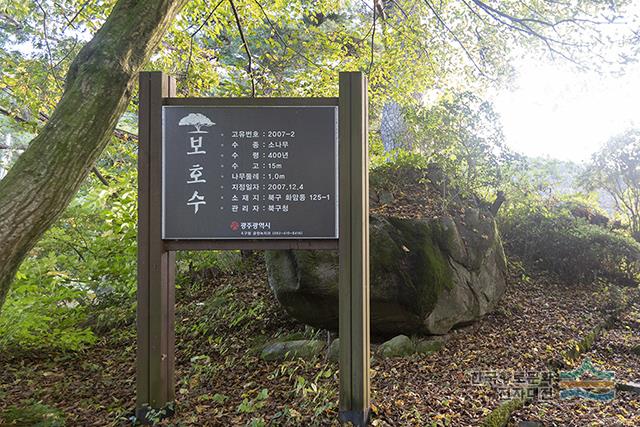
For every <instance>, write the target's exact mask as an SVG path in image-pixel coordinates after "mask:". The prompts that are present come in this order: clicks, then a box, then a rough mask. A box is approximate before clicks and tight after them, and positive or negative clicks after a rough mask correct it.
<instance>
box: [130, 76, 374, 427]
mask: <svg viewBox="0 0 640 427" xmlns="http://www.w3.org/2000/svg"><path fill="white" fill-rule="evenodd" d="M139 93H140V105H139V148H138V312H137V328H138V350H137V364H136V371H137V384H136V385H137V399H136V417H137V418H138V420H140V421H142V422H145V423H152V422H154V420H157V419H159V418H163V417H167V416H171V415H172V414H173V411H174V408H173V401H174V400H175V378H174V368H175V326H174V310H175V251H177V250H222V249H259V250H265V249H309V250H311V249H313V250H318V249H324V250H336V249H338V250H339V263H340V272H339V288H340V291H339V292H340V295H339V297H340V302H339V304H340V328H339V333H340V347H341V348H340V418H341V419H342V420H343V421H351V422H352V423H353V424H355V425H359V426H360V425H366V424H367V421H368V410H369V233H368V228H369V214H368V199H369V197H368V164H367V161H368V160H367V159H368V156H367V150H368V143H367V130H368V119H367V84H366V78H365V77H364V76H363V75H362V73H341V74H340V96H339V98H177V97H176V96H175V94H176V91H175V80H174V79H173V78H171V77H169V76H167V75H165V74H163V73H160V72H144V73H141V74H140V92H139Z"/></svg>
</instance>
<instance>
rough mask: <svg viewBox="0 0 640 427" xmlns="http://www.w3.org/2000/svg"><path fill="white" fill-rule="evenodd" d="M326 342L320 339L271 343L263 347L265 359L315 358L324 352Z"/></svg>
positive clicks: (262, 354)
mask: <svg viewBox="0 0 640 427" xmlns="http://www.w3.org/2000/svg"><path fill="white" fill-rule="evenodd" d="M323 350H324V342H323V341H320V340H296V341H283V342H274V343H269V344H267V345H266V346H264V348H263V349H262V353H261V354H260V357H262V359H264V360H268V361H272V360H285V359H288V360H291V359H297V358H302V359H313V358H314V357H316V356H318V355H320V354H322V351H323Z"/></svg>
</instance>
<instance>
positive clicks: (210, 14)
mask: <svg viewBox="0 0 640 427" xmlns="http://www.w3.org/2000/svg"><path fill="white" fill-rule="evenodd" d="M223 1H224V0H220V1H219V2H218V4H216V5H215V7H214V8H213V9H211V12H209V14H208V15H207V17H206V18H204V20H203V21H202V23H201V24H200V26H199V27H198V28H197V29H196V30H195V31H194V32H193V33H192V34H191V36H190V38H191V40H190V42H189V59H188V60H187V69H186V70H185V80H189V70H190V68H191V56H192V54H193V39H194V38H195V37H196V35H197V34H198V33H199V32H200V30H202V28H203V27H204V26H205V25H206V24H207V22H208V21H209V19H211V17H212V16H213V13H214V12H215V11H216V9H218V7H219V6H220V5H221V4H222V2H223Z"/></svg>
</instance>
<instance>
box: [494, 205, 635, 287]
mask: <svg viewBox="0 0 640 427" xmlns="http://www.w3.org/2000/svg"><path fill="white" fill-rule="evenodd" d="M499 225H500V230H501V233H502V237H503V240H504V244H505V247H506V249H507V252H508V253H510V254H513V255H516V256H518V257H519V258H521V259H522V261H523V262H524V263H525V264H527V265H529V266H535V267H539V268H542V269H544V270H547V271H551V272H554V273H556V274H558V276H560V277H561V278H562V279H564V280H567V281H572V282H578V281H588V280H594V279H596V278H604V279H607V280H610V281H613V282H616V283H620V284H625V283H630V282H634V283H635V280H636V279H637V276H638V273H639V272H640V270H639V269H640V244H638V242H636V241H635V240H633V239H632V238H631V237H628V236H626V235H623V234H621V233H616V232H613V231H611V230H609V229H607V228H605V227H601V226H598V225H592V224H589V223H588V222H587V221H586V220H585V219H583V218H575V217H574V216H572V215H571V214H570V213H569V211H568V210H567V209H563V208H562V207H556V208H551V209H546V208H544V207H533V208H532V207H528V208H520V209H517V210H511V211H509V212H508V213H506V214H504V215H502V216H501V217H500V221H499Z"/></svg>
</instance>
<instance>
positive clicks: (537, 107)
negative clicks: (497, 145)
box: [494, 59, 640, 161]
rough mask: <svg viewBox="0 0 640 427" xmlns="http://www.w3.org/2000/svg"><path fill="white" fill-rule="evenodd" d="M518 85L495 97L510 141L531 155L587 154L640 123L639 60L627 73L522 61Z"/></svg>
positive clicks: (571, 157) (581, 156)
mask: <svg viewBox="0 0 640 427" xmlns="http://www.w3.org/2000/svg"><path fill="white" fill-rule="evenodd" d="M516 68H517V70H518V76H517V77H516V79H515V81H514V88H513V90H511V91H510V90H507V89H505V90H502V91H500V92H499V93H497V94H496V96H495V98H494V99H495V103H496V105H495V106H496V110H497V111H498V113H499V114H500V116H501V117H502V122H503V126H504V134H505V139H506V142H507V144H508V145H509V146H510V147H512V148H513V149H514V150H516V151H518V152H521V153H523V154H527V155H532V156H550V157H554V158H558V159H564V160H574V161H582V160H586V159H588V158H589V157H590V156H591V154H592V153H593V152H594V151H596V150H597V149H598V148H599V147H600V146H601V145H602V144H603V143H604V142H606V141H607V140H608V139H609V138H610V137H612V136H614V135H616V134H619V133H621V132H623V131H624V130H626V129H628V128H629V127H632V126H640V104H639V102H640V101H639V100H640V78H638V76H640V64H633V65H630V66H628V67H627V69H626V73H625V74H624V75H623V76H611V75H605V74H602V75H600V74H597V73H580V72H576V71H573V70H571V69H570V68H569V67H568V66H567V65H566V64H562V63H558V62H556V63H553V62H541V61H536V60H533V59H527V60H524V61H520V62H519V63H518V64H517V65H516Z"/></svg>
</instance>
